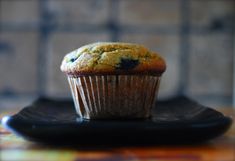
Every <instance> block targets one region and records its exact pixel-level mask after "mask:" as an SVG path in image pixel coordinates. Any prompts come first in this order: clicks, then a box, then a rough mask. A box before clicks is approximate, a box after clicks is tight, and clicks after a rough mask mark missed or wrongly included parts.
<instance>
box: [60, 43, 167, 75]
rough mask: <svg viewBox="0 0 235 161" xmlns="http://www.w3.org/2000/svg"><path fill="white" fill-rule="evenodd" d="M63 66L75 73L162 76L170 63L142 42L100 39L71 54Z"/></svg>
mask: <svg viewBox="0 0 235 161" xmlns="http://www.w3.org/2000/svg"><path fill="white" fill-rule="evenodd" d="M60 69H61V70H62V71H63V72H65V73H67V74H68V75H71V76H81V75H93V74H94V75H97V74H98V75H99V74H110V75H112V74H149V75H161V74H162V73H163V72H164V71H165V69H166V64H165V61H164V60H163V58H162V57H161V56H160V55H158V54H157V53H155V52H151V51H149V50H148V49H146V48H145V47H143V46H142V45H138V44H131V43H119V42H98V43H93V44H89V45H85V46H82V47H80V48H78V49H77V50H74V51H72V52H70V53H68V54H67V55H66V56H65V57H64V59H63V61H62V64H61V67H60Z"/></svg>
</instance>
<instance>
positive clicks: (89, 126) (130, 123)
mask: <svg viewBox="0 0 235 161" xmlns="http://www.w3.org/2000/svg"><path fill="white" fill-rule="evenodd" d="M2 124H3V126H4V127H5V128H7V129H9V130H11V131H12V132H13V133H15V134H17V135H20V136H22V137H24V138H26V139H30V140H33V141H37V142H43V143H53V144H60V143H63V144H64V143H70V144H71V143H76V144H96V145H97V144H107V143H108V144H109V143H110V144H131V145H133V144H156V143H157V144H158V143H161V144H162V143H163V144H168V143H170V144H175V143H200V142H204V141H208V140H210V139H213V138H215V137H217V136H220V135H222V134H223V133H224V132H226V131H227V130H228V128H229V127H230V126H231V124H232V119H231V118H229V117H226V116H224V115H223V114H222V113H220V112H218V111H216V110H214V109H211V108H208V107H205V106H203V105H200V104H198V103H196V102H195V101H192V100H191V99H188V98H187V97H184V96H179V97H176V98H172V99H169V100H165V101H159V102H158V103H157V106H156V107H155V108H154V109H153V114H152V117H151V118H149V119H145V120H82V119H81V118H78V117H77V115H76V112H75V108H74V105H73V102H72V100H67V101H66V100H53V99H48V98H39V99H38V100H36V101H35V102H34V103H33V104H31V105H30V106H28V107H25V108H24V109H23V110H21V111H20V112H19V113H17V114H15V115H13V116H6V117H4V118H3V119H2Z"/></svg>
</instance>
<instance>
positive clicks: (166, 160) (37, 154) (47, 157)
mask: <svg viewBox="0 0 235 161" xmlns="http://www.w3.org/2000/svg"><path fill="white" fill-rule="evenodd" d="M219 111H222V112H223V113H225V114H226V115H230V116H231V117H233V118H235V111H234V110H232V108H221V109H219ZM11 113H12V112H10V114H11ZM6 114H9V113H8V112H5V113H2V114H1V116H0V117H2V116H4V115H6ZM0 141H1V142H0V160H1V161H80V160H84V161H93V160H94V161H99V160H105V161H116V160H128V161H129V160H130V161H139V160H144V161H148V160H149V161H153V160H156V161H173V160H174V161H235V124H233V125H232V127H231V128H230V130H229V131H228V132H227V133H226V134H225V135H223V136H221V137H218V138H216V139H214V140H211V141H210V142H208V143H204V144H199V145H187V146H186V145H178V146H176V145H174V146H169V145H168V146H167V145H155V146H145V147H103V148H95V147H79V146H78V147H76V148H75V147H58V146H48V145H40V144H36V143H33V142H29V141H26V140H24V139H22V138H20V137H17V136H15V135H14V134H12V133H10V132H8V131H6V130H5V129H3V127H2V126H0Z"/></svg>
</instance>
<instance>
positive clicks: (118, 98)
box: [61, 42, 166, 119]
mask: <svg viewBox="0 0 235 161" xmlns="http://www.w3.org/2000/svg"><path fill="white" fill-rule="evenodd" d="M165 69H166V64H165V61H164V59H163V58H162V57H161V56H160V55H159V54H157V53H155V52H151V51H149V50H148V49H146V48H145V47H143V46H142V45H138V44H131V43H119V42H116V43H114V42H100V43H93V44H89V45H85V46H83V47H80V48H78V49H77V50H75V51H72V52H71V53H68V54H67V55H66V56H65V57H64V59H63V61H62V64H61V70H62V71H63V72H64V73H66V75H67V76H68V81H69V84H70V88H71V91H72V96H73V100H74V103H75V107H76V111H77V113H78V115H79V116H80V117H82V118H86V119H118V118H123V119H130V118H147V117H149V116H150V114H151V108H152V106H153V104H154V102H155V98H156V96H157V92H158V86H159V83H160V77H161V75H162V73H163V72H164V71H165Z"/></svg>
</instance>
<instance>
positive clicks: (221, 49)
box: [0, 0, 235, 108]
mask: <svg viewBox="0 0 235 161" xmlns="http://www.w3.org/2000/svg"><path fill="white" fill-rule="evenodd" d="M234 15H235V0H0V74H1V76H0V77H1V78H0V108H4V107H16V106H17V107H22V106H23V105H25V104H27V103H29V102H30V101H32V100H33V99H35V98H36V97H38V96H50V97H60V98H64V97H71V95H70V91H69V86H68V83H67V80H66V77H65V75H64V74H63V73H62V72H61V71H60V69H59V66H60V63H61V61H62V58H63V56H64V55H65V54H66V53H68V52H70V51H72V50H74V49H76V48H78V47H80V46H82V45H84V44H87V43H92V42H96V41H124V42H133V43H140V44H143V45H145V46H146V47H148V48H150V49H151V50H154V51H157V52H159V53H160V54H161V55H162V56H163V57H164V58H165V59H166V61H167V71H166V73H165V74H164V76H163V78H162V82H161V86H160V91H159V98H160V99H165V98H168V97H173V96H175V95H181V94H184V95H188V96H190V97H192V98H193V99H196V100H198V101H200V102H201V103H203V104H205V105H208V106H212V107H225V106H226V107H232V106H233V105H232V102H233V91H235V90H234V83H233V82H234V74H233V73H234V70H233V69H234V67H233V65H234V63H235V62H234V57H235V56H234V55H235V54H234V44H235V42H234V37H235V36H234V29H235V27H234V22H235V16H234Z"/></svg>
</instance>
